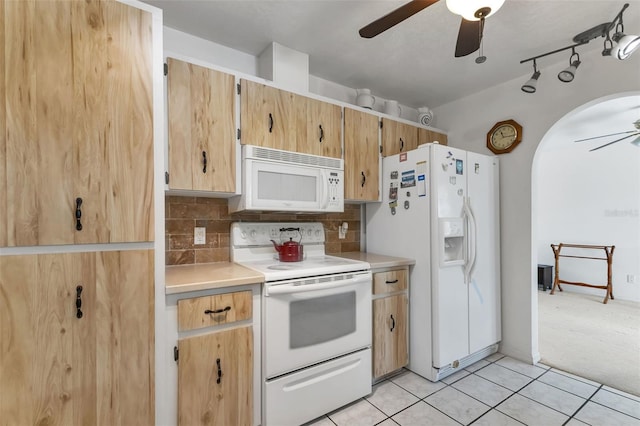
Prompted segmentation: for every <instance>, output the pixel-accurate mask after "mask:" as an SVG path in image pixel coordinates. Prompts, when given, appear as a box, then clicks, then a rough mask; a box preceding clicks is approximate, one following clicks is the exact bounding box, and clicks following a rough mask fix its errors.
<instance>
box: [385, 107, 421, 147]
mask: <svg viewBox="0 0 640 426" xmlns="http://www.w3.org/2000/svg"><path fill="white" fill-rule="evenodd" d="M417 147H418V128H417V127H416V126H412V125H410V124H406V123H402V122H400V121H395V120H390V119H388V118H386V117H382V156H383V157H388V156H391V155H395V154H399V153H400V152H406V151H411V150H412V149H416V148H417Z"/></svg>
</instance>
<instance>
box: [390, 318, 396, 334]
mask: <svg viewBox="0 0 640 426" xmlns="http://www.w3.org/2000/svg"><path fill="white" fill-rule="evenodd" d="M394 328H396V320H395V318H394V317H393V314H391V330H389V331H393V329H394Z"/></svg>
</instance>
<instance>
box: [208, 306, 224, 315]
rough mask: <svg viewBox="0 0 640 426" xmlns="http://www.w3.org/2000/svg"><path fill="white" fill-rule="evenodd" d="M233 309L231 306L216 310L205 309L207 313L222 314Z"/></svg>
mask: <svg viewBox="0 0 640 426" xmlns="http://www.w3.org/2000/svg"><path fill="white" fill-rule="evenodd" d="M230 310H231V306H225V307H224V308H220V309H215V310H213V311H212V310H211V309H207V310H206V311H204V313H205V315H210V314H221V313H223V312H228V311H230Z"/></svg>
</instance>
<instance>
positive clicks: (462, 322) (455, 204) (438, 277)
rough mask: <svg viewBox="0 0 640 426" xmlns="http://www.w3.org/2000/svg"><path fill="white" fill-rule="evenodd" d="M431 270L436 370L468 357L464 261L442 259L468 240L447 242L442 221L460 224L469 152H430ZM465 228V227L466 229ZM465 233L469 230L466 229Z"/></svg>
mask: <svg viewBox="0 0 640 426" xmlns="http://www.w3.org/2000/svg"><path fill="white" fill-rule="evenodd" d="M431 153H432V154H431V170H432V176H431V188H432V189H431V191H432V193H433V197H432V199H431V203H432V204H431V217H433V218H436V220H433V221H432V223H431V235H432V236H433V237H432V239H431V251H432V253H433V254H434V257H433V259H432V260H433V263H432V269H431V278H432V281H431V283H432V284H431V297H432V310H431V317H432V330H433V346H432V351H433V366H434V367H436V368H440V367H444V366H446V365H448V364H450V363H451V362H453V361H455V360H459V359H461V358H463V357H465V356H467V355H468V354H469V316H468V313H469V311H468V286H467V284H465V282H464V266H465V264H464V260H465V259H464V258H463V259H462V261H461V262H445V266H443V262H442V256H443V255H444V253H445V252H446V250H448V249H449V248H450V247H447V246H448V245H450V244H462V245H463V247H464V249H465V251H466V236H463V237H462V239H455V238H454V239H450V240H449V241H447V239H446V238H445V236H444V235H443V234H442V233H443V229H444V228H446V226H443V225H442V223H443V221H444V222H446V221H452V222H454V221H455V220H458V221H460V218H461V217H463V202H464V197H465V196H466V195H467V194H466V193H467V186H466V175H467V174H468V169H469V165H468V164H467V156H466V152H465V151H463V150H460V149H455V148H451V147H448V146H444V145H442V146H441V145H434V146H433V147H432V150H431ZM464 228H466V227H464V226H463V229H464ZM465 230H466V229H465Z"/></svg>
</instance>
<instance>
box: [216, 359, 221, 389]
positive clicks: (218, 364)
mask: <svg viewBox="0 0 640 426" xmlns="http://www.w3.org/2000/svg"><path fill="white" fill-rule="evenodd" d="M216 365H217V366H218V379H217V380H216V383H218V384H220V382H221V381H222V366H221V365H220V358H218V359H216Z"/></svg>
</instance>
